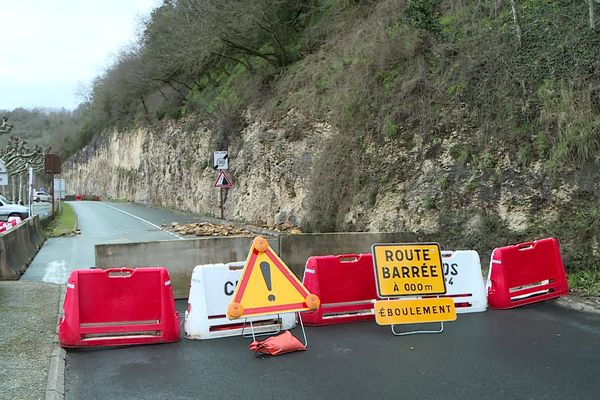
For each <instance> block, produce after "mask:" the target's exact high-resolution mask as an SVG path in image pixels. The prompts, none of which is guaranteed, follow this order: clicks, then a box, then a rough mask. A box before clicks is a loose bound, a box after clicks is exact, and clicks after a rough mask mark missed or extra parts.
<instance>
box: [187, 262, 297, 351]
mask: <svg viewBox="0 0 600 400" xmlns="http://www.w3.org/2000/svg"><path fill="white" fill-rule="evenodd" d="M243 267H244V261H241V262H234V263H228V264H206V265H198V266H196V267H195V268H194V271H193V272H192V283H191V286H190V296H189V299H188V308H187V311H186V312H185V328H184V329H185V337H186V338H188V339H213V338H219V337H227V336H239V335H242V334H244V335H250V334H251V332H252V331H251V329H254V333H255V334H261V333H267V332H277V331H279V330H283V329H291V328H293V327H294V326H296V314H295V313H285V314H278V315H263V316H259V317H252V318H247V319H246V320H245V321H244V320H242V321H232V320H230V319H229V318H227V315H226V314H227V307H228V306H229V304H230V303H231V299H232V297H233V292H234V291H235V287H236V285H237V282H238V280H239V279H240V277H241V275H242V268H243ZM250 322H251V323H252V326H251V325H250Z"/></svg>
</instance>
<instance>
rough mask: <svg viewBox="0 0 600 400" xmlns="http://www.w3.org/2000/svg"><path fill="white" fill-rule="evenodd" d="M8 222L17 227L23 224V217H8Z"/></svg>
mask: <svg viewBox="0 0 600 400" xmlns="http://www.w3.org/2000/svg"><path fill="white" fill-rule="evenodd" d="M7 222H8V223H9V224H11V225H12V226H13V227H15V226H17V225H19V224H20V223H21V217H8V220H7Z"/></svg>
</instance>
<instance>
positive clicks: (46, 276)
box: [21, 201, 198, 284]
mask: <svg viewBox="0 0 600 400" xmlns="http://www.w3.org/2000/svg"><path fill="white" fill-rule="evenodd" d="M69 204H70V205H71V206H72V207H73V209H74V210H75V213H76V214H77V220H78V224H79V228H80V229H81V235H78V236H73V237H60V238H52V239H48V240H47V241H46V243H44V246H43V247H42V249H41V250H40V252H39V253H38V254H37V256H36V257H35V259H34V260H33V262H32V263H31V265H30V266H29V268H28V269H27V271H26V272H25V274H24V275H23V276H22V277H21V279H22V280H32V281H42V282H47V283H57V284H64V283H66V281H67V278H68V276H69V274H70V272H71V271H72V270H73V269H77V268H91V267H93V266H94V258H95V253H94V246H95V245H97V244H101V243H124V242H145V241H153V240H178V239H182V238H181V237H180V236H178V235H176V234H174V233H171V232H166V231H163V230H161V229H160V224H170V223H171V222H172V221H177V222H180V223H181V222H188V221H194V220H195V221H197V220H198V218H197V217H195V216H192V215H186V214H182V213H178V212H173V211H170V210H165V209H160V208H149V207H144V206H140V205H136V204H128V203H109V202H95V201H74V202H69Z"/></svg>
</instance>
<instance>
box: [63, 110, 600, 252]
mask: <svg viewBox="0 0 600 400" xmlns="http://www.w3.org/2000/svg"><path fill="white" fill-rule="evenodd" d="M246 120H247V121H248V125H247V126H246V128H245V129H244V130H243V131H242V132H241V135H240V136H239V137H237V138H235V139H234V140H232V141H231V142H230V143H231V144H230V145H229V148H228V149H227V150H229V154H230V173H231V176H232V179H233V182H234V187H233V188H232V189H230V190H229V191H228V192H227V195H226V200H225V217H226V218H227V219H232V220H238V221H245V222H249V223H254V224H266V225H271V226H273V225H276V224H278V223H282V222H290V223H292V224H295V225H299V226H306V223H307V221H308V220H310V219H311V218H312V220H313V221H314V219H315V218H317V219H318V218H319V214H318V213H315V208H318V206H319V204H323V203H327V202H328V201H329V199H331V201H334V198H335V196H336V191H337V190H342V189H344V188H343V187H342V186H343V185H342V186H340V187H335V186H334V185H332V187H331V192H329V189H330V188H329V187H328V186H327V185H329V184H330V183H331V182H335V180H333V181H332V180H331V179H329V180H328V179H326V178H327V177H328V176H329V175H330V174H332V173H335V174H337V175H336V176H338V177H339V179H342V180H343V181H344V182H352V181H353V179H354V176H348V175H357V176H359V177H360V180H359V183H358V184H356V185H355V186H354V188H353V191H351V192H350V193H347V194H346V196H345V200H344V202H343V205H344V206H343V207H342V206H339V208H337V209H336V211H339V213H340V215H338V216H337V218H338V221H339V224H338V229H347V230H369V231H398V230H408V231H415V232H421V233H423V234H424V235H425V236H428V235H429V236H430V237H432V239H436V238H440V239H441V240H444V243H448V245H451V244H453V245H454V246H456V247H462V248H466V247H469V246H471V247H477V246H485V247H486V248H488V249H491V248H493V247H494V246H495V245H498V244H503V243H505V242H500V243H498V242H494V241H495V240H497V239H498V238H503V240H508V239H507V237H510V238H515V239H521V238H523V239H527V240H530V239H534V238H535V237H536V236H533V235H537V237H540V236H550V235H551V234H557V232H558V231H559V229H558V227H560V226H563V225H565V223H566V222H565V221H566V220H568V219H572V218H575V215H576V213H577V210H578V209H584V208H585V207H586V205H587V206H588V207H589V205H590V204H598V199H599V198H600V182H599V181H598V179H595V178H594V176H595V172H594V169H586V168H578V169H568V168H563V172H562V173H561V175H553V174H552V173H550V172H548V171H546V170H544V169H543V168H542V167H541V162H538V163H533V164H532V165H531V166H528V167H519V166H518V165H517V164H516V163H515V162H514V161H513V157H512V156H511V155H510V154H503V153H502V151H501V150H498V151H497V152H495V153H494V152H492V154H495V157H497V159H496V161H497V162H495V163H494V168H493V169H491V170H489V169H485V165H483V166H482V165H481V162H480V163H479V164H477V165H475V164H474V163H473V162H469V161H468V160H466V161H465V160H464V159H462V160H461V157H460V156H458V157H457V156H456V154H460V151H461V149H462V148H463V147H464V145H465V143H467V142H468V140H469V132H468V131H467V130H460V129H455V130H449V131H448V132H445V133H443V132H442V133H440V134H439V135H436V136H435V137H434V138H433V139H429V140H424V139H423V140H419V139H418V137H417V139H416V140H415V142H414V143H412V144H411V146H404V145H402V144H401V143H399V142H397V141H394V140H383V141H379V142H376V141H373V140H366V141H365V142H364V143H362V146H363V148H361V149H360V150H359V151H358V152H351V153H348V157H356V154H359V155H360V156H359V157H356V159H354V158H353V159H350V160H346V159H345V158H344V157H345V155H344V154H341V155H339V154H338V155H337V156H336V157H339V160H340V162H337V161H336V162H335V163H333V165H331V164H330V168H328V169H322V168H321V166H322V165H324V164H323V160H324V159H327V157H329V155H328V154H327V153H326V152H327V151H329V150H330V149H331V146H330V147H327V146H325V143H329V144H331V143H335V140H337V138H340V137H341V136H340V135H342V134H343V133H341V132H338V131H336V130H335V129H334V128H333V127H332V126H331V125H328V124H327V123H324V122H314V121H313V122H311V121H307V120H306V119H304V118H303V117H302V116H301V115H298V114H296V113H294V112H293V111H290V112H289V113H288V115H286V116H285V117H284V118H283V119H282V120H280V121H276V122H272V121H265V120H262V119H260V118H253V117H252V116H251V115H247V116H246ZM298 129H299V130H301V134H299V135H298V134H292V133H291V132H296V131H297V130H298ZM211 143H214V140H213V137H212V134H211V132H210V131H209V130H208V129H207V128H206V127H203V126H202V125H201V124H196V125H195V124H194V123H193V122H191V121H185V120H184V121H179V122H167V123H162V124H160V125H156V126H153V127H151V128H140V129H136V130H132V131H128V132H116V131H115V132H113V133H112V134H108V135H105V136H103V137H102V138H101V139H99V140H97V141H96V142H95V143H93V144H91V145H90V146H88V147H86V148H85V149H83V150H82V151H81V152H80V153H79V154H77V155H76V156H75V157H74V158H73V159H71V160H70V161H69V162H68V163H66V165H65V167H64V175H65V178H66V180H67V186H68V191H69V192H71V193H84V194H100V195H102V196H104V197H107V198H117V199H125V200H129V201H135V202H139V203H145V204H152V205H157V206H164V207H172V208H176V209H181V210H185V211H193V212H197V213H201V214H206V215H211V216H218V215H219V191H218V189H215V188H214V187H213V183H214V180H215V178H216V171H214V170H213V168H212V154H213V151H214V150H225V149H217V148H213V144H211ZM499 148H500V147H499ZM484 161H485V160H484ZM344 165H346V167H344ZM348 166H351V167H348ZM336 168H337V169H339V168H342V169H343V168H347V170H337V171H335V169H336ZM565 171H566V172H565ZM321 179H322V181H323V182H324V185H326V186H325V187H320V186H319V185H320V182H321ZM354 180H356V179H354ZM316 191H319V192H320V193H321V194H319V195H318V197H317V198H316V201H315V196H317V194H316ZM335 201H338V200H335ZM335 204H336V207H337V204H342V203H339V202H338V203H335ZM555 228H556V229H555ZM433 235H437V236H433ZM593 239H594V238H593ZM565 240H576V238H575V237H568V238H565ZM592 243H596V244H595V245H593V246H594V247H593V249H592V251H595V252H596V253H597V252H598V245H597V238H595V239H594V240H593V241H592Z"/></svg>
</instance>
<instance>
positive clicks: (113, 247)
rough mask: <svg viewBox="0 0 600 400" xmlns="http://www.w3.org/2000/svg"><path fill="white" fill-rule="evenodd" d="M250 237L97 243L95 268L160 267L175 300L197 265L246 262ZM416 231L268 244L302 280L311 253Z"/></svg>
mask: <svg viewBox="0 0 600 400" xmlns="http://www.w3.org/2000/svg"><path fill="white" fill-rule="evenodd" d="M253 239H254V236H237V237H207V238H200V239H189V240H167V241H158V242H142V243H119V244H102V245H97V246H96V268H103V269H106V268H112V267H134V268H135V267H151V266H154V267H160V266H164V267H167V268H168V269H169V275H170V276H171V283H172V285H173V292H174V294H175V298H177V299H182V298H187V297H188V295H189V290H190V282H191V279H192V271H193V269H194V267H195V266H196V265H200V264H215V263H221V262H223V263H227V262H232V261H245V260H246V257H247V256H248V250H249V249H250V244H251V242H252V240H253ZM414 240H415V235H414V234H412V233H407V232H396V233H370V232H364V233H362V232H361V233H324V234H321V233H315V234H299V235H282V236H280V237H279V238H269V244H270V246H271V248H272V249H273V250H274V251H275V252H276V253H277V254H279V256H280V257H281V259H282V260H283V261H284V262H285V263H286V264H287V265H288V266H289V267H290V269H291V270H292V271H293V272H294V273H295V274H296V276H298V277H299V278H300V279H302V276H303V274H304V265H305V264H306V260H307V259H308V257H310V256H313V255H330V254H345V253H368V252H370V251H371V245H372V244H373V243H403V242H412V241H414Z"/></svg>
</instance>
